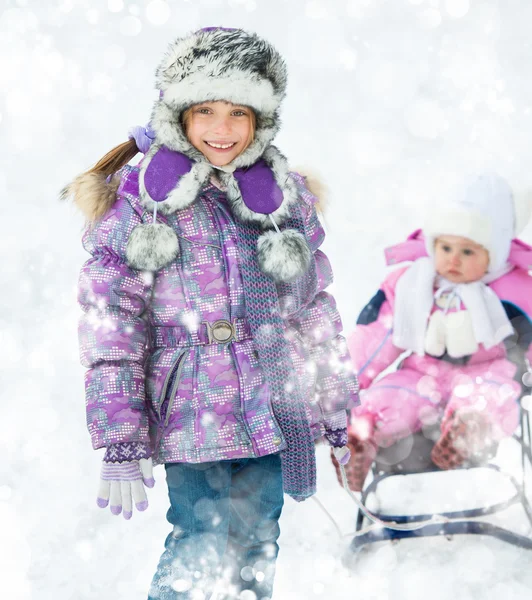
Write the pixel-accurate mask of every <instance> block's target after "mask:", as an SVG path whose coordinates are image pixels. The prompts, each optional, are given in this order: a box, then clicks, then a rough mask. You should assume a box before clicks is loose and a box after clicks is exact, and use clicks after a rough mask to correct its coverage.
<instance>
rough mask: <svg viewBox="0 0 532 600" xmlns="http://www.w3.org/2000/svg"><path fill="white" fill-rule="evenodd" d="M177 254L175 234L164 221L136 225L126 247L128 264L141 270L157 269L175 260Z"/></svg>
mask: <svg viewBox="0 0 532 600" xmlns="http://www.w3.org/2000/svg"><path fill="white" fill-rule="evenodd" d="M178 254H179V241H178V239H177V236H176V234H175V232H174V231H173V230H172V229H171V228H170V227H168V225H165V224H164V223H146V224H142V225H137V227H135V229H133V231H132V232H131V235H130V236H129V240H128V243H127V247H126V259H127V262H128V264H129V266H130V267H133V268H134V269H139V270H142V271H158V270H159V269H161V268H162V267H164V266H166V265H167V264H168V263H170V262H172V261H173V260H175V258H176V257H177V255H178Z"/></svg>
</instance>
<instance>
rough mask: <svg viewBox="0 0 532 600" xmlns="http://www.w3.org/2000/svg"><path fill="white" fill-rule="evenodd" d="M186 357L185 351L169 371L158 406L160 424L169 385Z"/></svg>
mask: <svg viewBox="0 0 532 600" xmlns="http://www.w3.org/2000/svg"><path fill="white" fill-rule="evenodd" d="M184 356H185V351H184V350H183V352H181V354H179V356H178V357H177V358H176V359H175V361H174V364H173V365H172V368H171V369H170V370H169V371H168V375H167V376H166V379H165V380H164V384H163V389H162V390H161V395H160V396H159V399H160V402H159V403H158V406H157V416H158V417H159V422H160V421H161V419H162V412H163V406H164V404H165V402H166V391H167V389H168V384H169V383H170V380H171V379H172V375H174V373H175V372H176V370H177V369H178V368H179V365H180V364H181V360H182V358H183V357H184ZM173 387H174V386H172V390H173Z"/></svg>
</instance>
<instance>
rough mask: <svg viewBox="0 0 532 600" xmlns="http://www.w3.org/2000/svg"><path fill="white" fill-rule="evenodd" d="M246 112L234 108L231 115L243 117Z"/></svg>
mask: <svg viewBox="0 0 532 600" xmlns="http://www.w3.org/2000/svg"><path fill="white" fill-rule="evenodd" d="M244 116H246V113H245V112H244V111H243V110H234V111H233V117H244Z"/></svg>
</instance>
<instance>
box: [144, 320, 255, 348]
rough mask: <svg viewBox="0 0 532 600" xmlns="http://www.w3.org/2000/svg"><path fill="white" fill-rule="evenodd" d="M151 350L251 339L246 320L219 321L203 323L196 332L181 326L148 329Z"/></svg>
mask: <svg viewBox="0 0 532 600" xmlns="http://www.w3.org/2000/svg"><path fill="white" fill-rule="evenodd" d="M150 337H151V347H152V348H179V347H187V346H206V345H208V344H229V343H231V342H240V341H242V340H249V339H251V329H250V327H249V323H248V321H247V320H246V319H233V320H232V321H229V320H226V319H219V320H217V321H203V322H202V323H201V324H200V326H199V327H198V329H197V330H195V331H194V330H193V331H191V330H189V329H188V328H187V327H184V326H182V325H176V326H170V327H151V328H150Z"/></svg>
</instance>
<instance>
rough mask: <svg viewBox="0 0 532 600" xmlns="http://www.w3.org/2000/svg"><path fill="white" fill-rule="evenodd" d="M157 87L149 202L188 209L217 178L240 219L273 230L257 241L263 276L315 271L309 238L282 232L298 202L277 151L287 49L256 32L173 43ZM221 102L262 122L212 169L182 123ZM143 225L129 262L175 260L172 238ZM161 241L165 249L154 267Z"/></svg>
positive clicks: (226, 32)
mask: <svg viewBox="0 0 532 600" xmlns="http://www.w3.org/2000/svg"><path fill="white" fill-rule="evenodd" d="M156 81H157V88H158V89H159V91H160V96H159V98H158V100H157V101H156V102H155V105H154V107H153V111H152V119H151V122H150V137H153V142H152V143H151V146H150V147H149V149H148V150H147V152H146V156H145V159H144V161H143V162H142V166H141V169H140V174H139V175H140V177H139V188H140V189H139V193H140V202H141V204H142V205H143V206H144V208H146V209H148V210H153V211H154V215H156V212H157V210H160V211H161V213H163V214H165V215H169V214H172V213H174V212H176V211H178V210H182V209H184V208H187V207H189V206H190V205H191V204H192V203H193V202H194V201H195V199H196V198H197V196H198V195H199V193H200V191H201V189H202V188H203V187H204V186H205V185H206V184H207V183H208V182H209V180H210V178H211V176H212V175H213V174H214V173H216V175H217V178H218V179H219V180H220V182H221V183H222V185H223V186H224V187H225V189H226V193H227V198H228V200H229V202H230V204H231V208H232V211H233V214H234V215H235V218H237V219H239V220H240V221H242V222H244V223H254V224H258V225H260V226H261V227H262V228H263V229H273V230H275V233H273V231H267V232H266V233H265V234H263V236H260V237H259V239H258V240H257V248H258V258H259V262H260V265H261V268H262V269H263V271H264V272H265V273H267V274H268V275H269V276H270V277H272V279H274V280H275V281H278V282H282V281H292V280H294V279H296V278H298V277H299V276H301V275H302V274H303V273H304V272H306V270H307V269H308V267H309V265H310V257H311V252H310V249H309V248H308V244H307V241H306V239H305V238H304V236H303V235H302V234H301V233H299V232H298V231H296V230H293V229H289V230H283V231H280V230H279V225H281V224H282V223H283V222H284V221H285V220H286V219H287V218H288V217H289V216H290V213H291V206H292V205H293V204H294V203H295V202H296V201H297V190H296V186H295V183H294V181H293V180H292V178H291V177H290V176H289V169H288V163H287V161H286V158H285V157H284V156H283V155H282V154H281V153H280V152H279V150H278V149H277V148H276V147H275V146H273V145H271V141H272V140H273V138H274V136H275V134H276V133H277V131H278V129H279V115H278V109H279V106H280V103H281V101H282V99H283V98H284V96H285V91H286V66H285V63H284V61H283V59H282V58H281V56H280V55H279V53H278V52H277V51H276V50H275V49H274V48H273V46H271V45H270V44H269V43H268V42H266V41H265V40H263V39H261V38H259V37H258V36H257V35H256V34H253V33H247V32H245V31H243V30H241V29H225V28H213V27H209V28H205V29H202V30H200V31H198V32H196V33H194V34H191V35H189V36H187V37H184V38H179V39H177V40H176V41H175V42H174V43H173V44H171V45H170V47H169V49H168V51H167V53H166V55H165V57H164V59H163V60H162V62H161V64H160V65H159V67H158V68H157V71H156ZM218 100H223V101H227V102H231V103H233V104H239V105H244V106H248V107H250V108H251V109H252V110H253V111H254V113H255V117H256V128H255V136H254V139H253V141H252V142H251V144H250V145H249V146H248V147H247V148H246V149H245V150H244V151H243V152H242V153H241V154H240V155H239V156H237V157H236V158H235V159H234V160H233V161H232V162H231V163H230V164H228V165H225V166H223V167H215V166H214V165H211V164H210V163H209V162H208V160H207V158H206V157H205V156H204V155H203V154H202V153H201V152H200V151H199V150H198V149H196V148H195V147H194V146H193V145H192V144H191V143H190V142H189V140H188V138H187V135H186V132H185V130H184V127H183V113H184V111H185V110H186V109H187V108H189V107H190V106H193V105H194V104H199V103H202V102H209V101H210V102H213V101H218ZM154 218H155V217H154ZM139 227H141V228H142V229H143V231H142V232H136V235H135V236H132V237H131V239H130V242H129V244H128V250H127V257H128V259H129V260H130V264H131V266H133V267H135V268H137V269H149V270H158V269H160V268H162V267H163V266H165V265H166V264H168V262H170V261H171V260H174V259H175V256H176V252H178V251H179V249H178V244H173V246H172V248H171V250H170V249H169V251H168V252H167V253H166V252H163V251H162V249H164V247H165V246H166V245H167V243H168V236H167V235H166V234H167V233H168V232H163V230H162V229H161V230H160V231H159V232H155V231H150V230H149V229H150V224H148V225H141V226H139ZM163 235H165V236H166V237H165V239H163V238H162V236H163ZM264 236H267V238H268V243H266V239H262V238H263V237H264ZM275 236H277V238H278V239H277V240H275V239H274V237H275ZM159 238H161V239H159ZM154 244H155V245H157V247H158V249H159V250H158V251H157V253H155V256H157V257H159V260H155V261H154V253H153V252H152V251H151V248H152V247H153V245H154ZM176 248H177V250H176ZM271 253H274V254H275V256H273V255H272V256H269V254H271ZM143 257H146V260H143ZM281 265H282V268H279V267H280V266H281Z"/></svg>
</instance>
